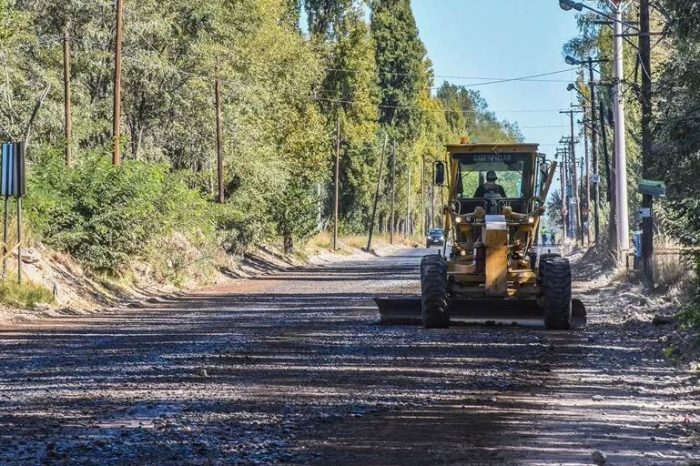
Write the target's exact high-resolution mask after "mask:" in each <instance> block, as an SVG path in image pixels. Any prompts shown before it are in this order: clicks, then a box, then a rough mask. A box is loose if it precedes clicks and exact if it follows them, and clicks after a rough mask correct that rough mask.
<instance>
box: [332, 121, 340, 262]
mask: <svg viewBox="0 0 700 466" xmlns="http://www.w3.org/2000/svg"><path fill="white" fill-rule="evenodd" d="M339 196H340V118H337V122H336V136H335V196H334V198H333V203H334V206H335V207H334V209H333V250H334V251H337V250H338V205H339V204H340V199H339Z"/></svg>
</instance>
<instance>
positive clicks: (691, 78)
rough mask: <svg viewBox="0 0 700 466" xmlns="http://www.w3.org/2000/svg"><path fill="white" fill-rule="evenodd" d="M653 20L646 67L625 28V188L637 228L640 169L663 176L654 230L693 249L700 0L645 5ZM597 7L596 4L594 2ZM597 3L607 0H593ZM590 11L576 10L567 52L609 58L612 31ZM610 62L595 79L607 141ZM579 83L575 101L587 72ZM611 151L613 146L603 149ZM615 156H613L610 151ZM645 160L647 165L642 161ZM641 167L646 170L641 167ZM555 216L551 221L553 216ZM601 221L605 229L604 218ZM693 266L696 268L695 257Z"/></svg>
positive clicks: (699, 157)
mask: <svg viewBox="0 0 700 466" xmlns="http://www.w3.org/2000/svg"><path fill="white" fill-rule="evenodd" d="M650 5H651V7H650V18H651V20H650V25H651V36H650V38H651V45H652V46H651V69H649V70H646V69H644V67H643V65H642V62H641V57H640V54H639V48H638V43H637V40H636V39H635V38H634V37H633V36H634V34H635V33H636V30H635V29H634V28H633V29H630V30H629V31H628V32H629V34H628V36H629V37H627V38H626V41H625V45H624V54H625V57H626V61H625V70H624V75H625V78H624V85H625V88H626V89H627V90H626V92H625V95H624V99H625V105H626V109H627V111H626V121H625V123H626V125H627V133H628V139H627V158H628V182H629V186H628V192H629V193H630V198H629V199H630V218H629V219H625V220H627V221H629V222H630V225H631V226H632V228H631V229H632V230H636V229H637V228H638V227H639V225H640V223H641V217H640V214H639V207H640V206H641V200H642V198H641V195H640V194H639V193H638V186H639V182H640V180H641V179H642V172H643V171H646V177H647V178H652V179H656V180H662V181H664V182H665V183H666V186H667V198H666V199H663V200H661V201H660V202H659V203H657V204H656V207H655V217H656V225H655V229H656V230H657V233H662V234H665V235H666V236H668V237H670V238H673V239H674V240H675V241H678V242H680V243H681V244H683V245H684V246H687V247H690V248H697V247H698V245H700V233H699V232H700V220H699V219H700V217H699V216H698V215H697V212H698V208H699V207H700V203H699V202H700V181H698V180H700V92H699V91H700V87H699V86H700V22H698V21H697V18H698V17H700V16H699V15H700V3H698V2H696V1H686V0H658V1H652V2H651V3H650ZM594 6H595V5H594ZM597 7H598V8H600V9H605V8H606V7H607V2H603V1H601V2H598V5H597ZM599 19H600V18H597V17H595V15H593V14H583V15H580V16H579V35H578V36H577V37H576V38H574V39H572V40H571V41H570V42H569V43H567V44H566V45H565V47H564V54H565V55H571V56H574V57H576V58H578V59H582V60H584V61H585V60H586V59H587V58H588V57H592V58H593V59H602V60H605V59H610V58H611V57H612V41H613V32H612V29H611V28H610V27H609V26H608V25H606V24H605V23H601V22H600V21H598V20H599ZM625 19H626V21H627V22H628V23H630V24H632V26H634V25H636V24H638V22H639V19H640V12H639V9H638V8H636V2H632V3H631V4H630V6H629V8H628V9H627V10H626V12H625ZM612 66H613V64H612V63H611V62H610V61H604V62H602V63H600V64H599V65H597V68H598V70H599V75H598V77H597V78H596V79H597V80H598V82H599V83H600V84H599V85H598V86H596V92H597V93H598V94H597V96H598V97H599V99H601V100H602V101H603V106H604V108H605V109H606V111H605V113H604V114H603V118H602V120H601V119H598V122H599V123H598V124H599V126H598V127H597V128H598V131H599V132H606V136H607V141H612V140H613V139H612V136H613V134H612V129H611V125H612V121H613V119H614V117H615V116H614V115H613V114H612V112H611V111H608V110H609V109H611V108H612V105H613V100H612V99H613V97H612V93H611V90H610V89H611V88H610V86H609V85H606V83H611V82H613V79H614V78H613V70H612ZM643 73H649V74H650V76H651V79H652V114H651V116H652V118H651V128H652V133H651V134H652V136H653V147H652V151H651V157H649V158H648V160H647V161H643V157H642V150H641V145H642V139H641V138H642V136H641V128H642V127H641V125H642V106H641V99H642V97H643V94H642V74H643ZM577 85H578V87H579V89H582V90H583V92H582V95H581V96H580V99H579V100H580V103H582V104H586V103H587V97H588V96H589V95H590V87H589V86H588V78H587V77H586V76H584V75H583V74H582V75H581V78H580V79H579V82H578V83H577ZM604 140H605V138H598V143H599V144H600V146H599V147H598V153H599V154H603V153H604V152H603V149H604V148H603V146H602V142H603V141H604ZM608 150H610V149H608ZM611 159H612V157H611ZM643 163H646V164H647V166H646V167H643ZM604 164H605V161H604V159H603V158H601V175H602V176H601V185H600V186H601V199H602V201H603V208H604V212H608V211H609V208H610V202H609V193H610V191H611V190H610V189H609V186H608V183H607V181H606V177H605V176H604V175H605V172H606V170H607V171H610V170H615V166H614V161H613V160H611V161H610V162H608V166H605V165H604ZM643 168H644V170H643ZM553 221H556V219H553ZM604 224H605V225H604V226H605V227H609V224H608V222H607V221H605V222H604ZM690 257H691V258H692V257H695V259H693V260H694V261H695V265H696V268H698V267H700V260H698V255H697V254H695V255H693V254H691V255H690Z"/></svg>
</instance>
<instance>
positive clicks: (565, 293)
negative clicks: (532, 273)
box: [542, 257, 571, 330]
mask: <svg viewBox="0 0 700 466" xmlns="http://www.w3.org/2000/svg"><path fill="white" fill-rule="evenodd" d="M543 272H544V275H543V276H542V288H543V290H544V326H545V328H547V329H548V330H568V329H569V328H571V265H570V264H569V260H568V259H562V258H560V257H559V258H555V259H548V260H547V261H546V266H545V268H544V271H543Z"/></svg>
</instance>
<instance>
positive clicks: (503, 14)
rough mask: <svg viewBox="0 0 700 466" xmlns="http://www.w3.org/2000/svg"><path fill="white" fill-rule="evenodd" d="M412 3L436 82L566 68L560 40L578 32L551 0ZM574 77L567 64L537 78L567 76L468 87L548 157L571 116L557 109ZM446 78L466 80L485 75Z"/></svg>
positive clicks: (568, 99) (569, 97)
mask: <svg viewBox="0 0 700 466" xmlns="http://www.w3.org/2000/svg"><path fill="white" fill-rule="evenodd" d="M411 3H412V5H413V11H414V14H415V17H416V22H417V23H418V27H419V29H420V36H421V39H422V40H423V42H424V43H425V46H426V48H427V49H428V56H429V57H430V59H431V60H432V61H433V65H434V71H435V74H436V84H438V85H439V84H440V83H441V82H442V81H443V80H444V78H442V77H441V76H467V77H485V78H510V77H520V76H529V75H536V74H540V73H548V72H553V71H559V70H567V69H570V68H571V67H570V66H568V65H566V64H565V63H564V59H563V56H562V46H563V44H564V43H565V42H566V41H568V40H569V39H571V38H572V37H574V36H575V35H576V17H575V15H574V14H573V13H572V12H564V11H562V10H561V9H560V8H559V4H558V2H557V1H556V0H411ZM575 77H576V71H574V70H571V71H567V72H565V73H562V74H557V75H553V76H546V77H542V78H538V79H542V80H555V81H564V82H522V81H515V82H508V83H502V84H491V85H484V86H478V85H477V86H475V87H473V89H477V90H479V91H481V93H482V95H483V96H484V97H485V98H486V100H487V101H488V103H489V107H490V108H491V109H492V110H494V111H495V112H496V115H497V116H498V117H499V118H500V119H508V120H510V121H515V122H517V123H518V125H519V126H520V128H521V130H522V132H523V134H524V135H525V138H526V141H527V142H535V143H540V144H542V146H541V148H540V149H541V151H542V152H544V153H546V154H547V155H549V156H552V155H553V153H554V152H555V148H556V145H557V143H558V142H559V139H560V138H561V136H562V135H564V134H568V131H569V129H568V123H569V122H568V116H566V115H560V114H559V110H565V109H567V108H569V106H570V105H571V104H572V103H574V95H573V93H572V92H567V91H566V85H567V83H568V82H572V81H573V80H574V79H575ZM447 80H448V81H451V82H454V83H456V84H464V85H476V84H478V83H483V82H487V81H488V80H478V79H453V78H449V79H447ZM533 110H537V112H531V111H533ZM540 110H542V111H540ZM521 111H528V112H527V113H524V112H521Z"/></svg>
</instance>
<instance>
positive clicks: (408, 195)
mask: <svg viewBox="0 0 700 466" xmlns="http://www.w3.org/2000/svg"><path fill="white" fill-rule="evenodd" d="M404 236H406V237H409V236H411V169H410V168H409V169H408V191H407V192H406V228H404Z"/></svg>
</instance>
